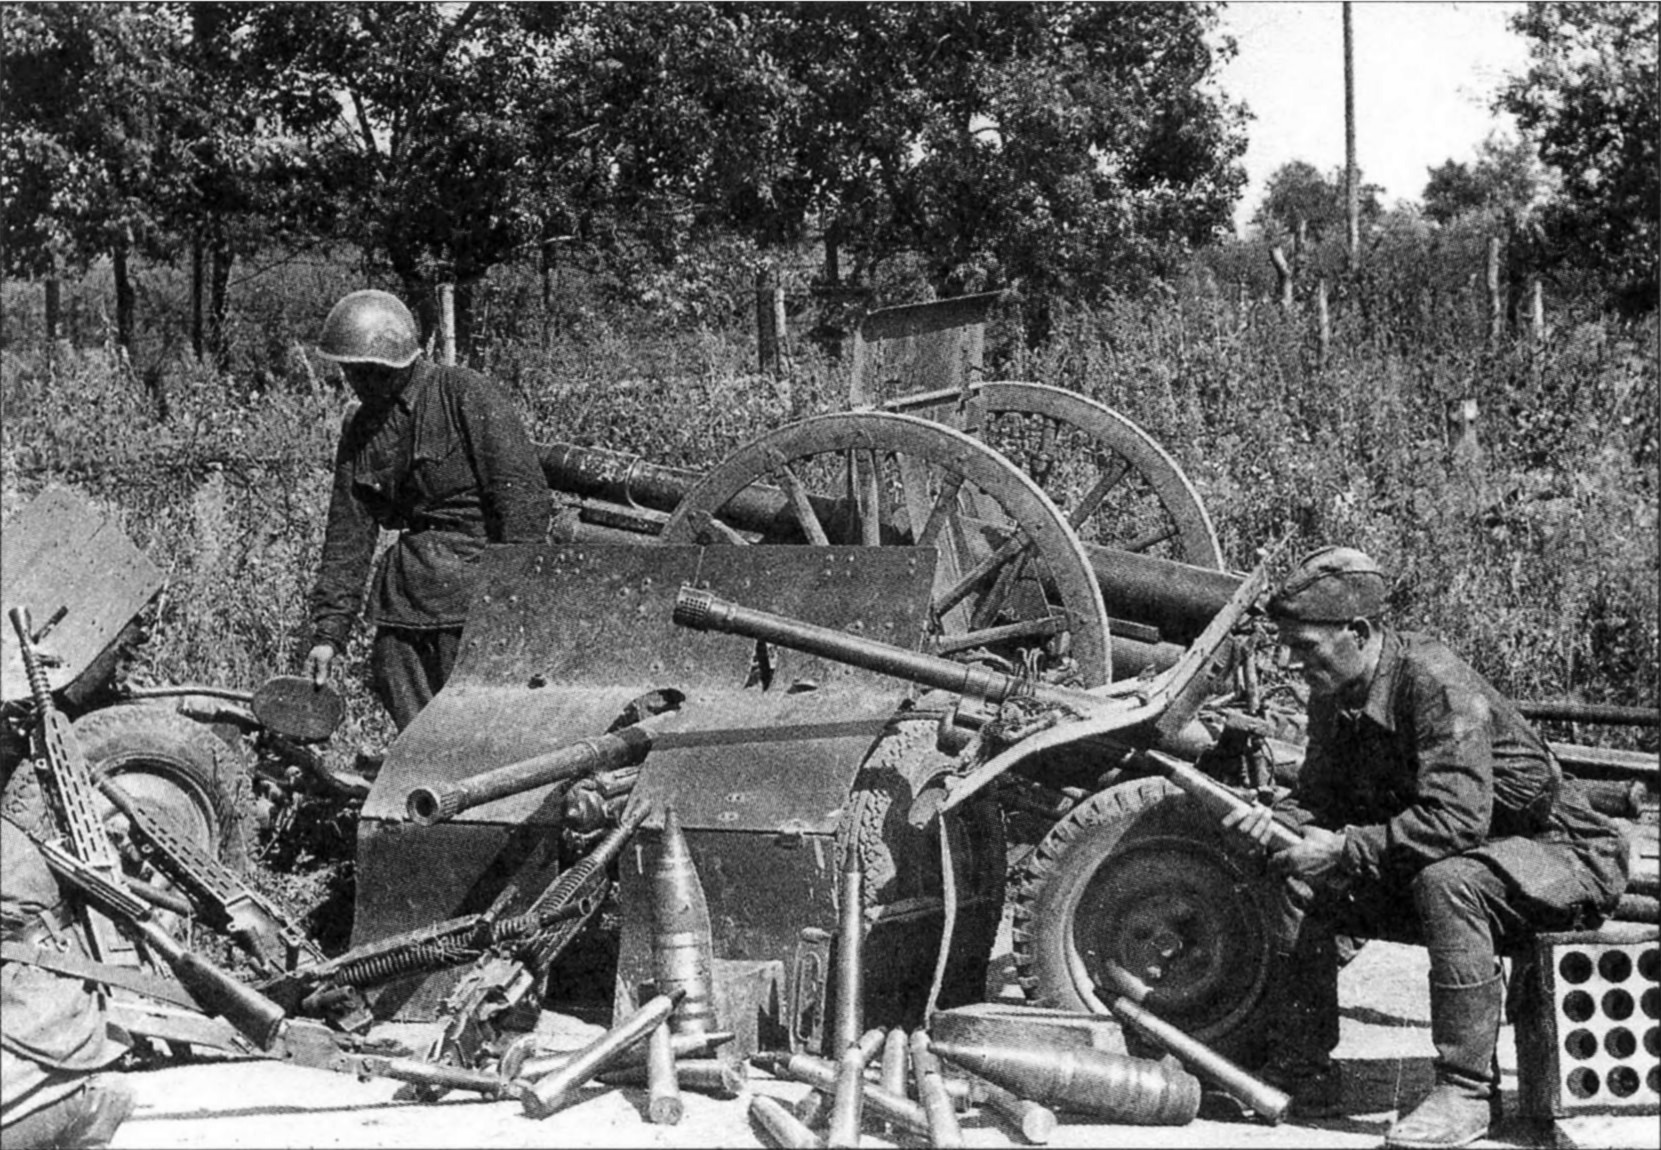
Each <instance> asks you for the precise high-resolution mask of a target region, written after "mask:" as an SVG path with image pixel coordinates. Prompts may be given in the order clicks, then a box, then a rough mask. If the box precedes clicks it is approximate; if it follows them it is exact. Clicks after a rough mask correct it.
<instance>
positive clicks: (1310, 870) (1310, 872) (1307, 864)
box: [1269, 826, 1344, 880]
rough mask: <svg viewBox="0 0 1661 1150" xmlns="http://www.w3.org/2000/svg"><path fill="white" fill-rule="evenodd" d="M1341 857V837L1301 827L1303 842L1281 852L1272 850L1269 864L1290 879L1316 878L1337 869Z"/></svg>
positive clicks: (1322, 829)
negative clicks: (1290, 877) (1289, 876)
mask: <svg viewBox="0 0 1661 1150" xmlns="http://www.w3.org/2000/svg"><path fill="white" fill-rule="evenodd" d="M1343 854H1344V836H1343V835H1341V834H1335V833H1334V832H1332V831H1329V830H1327V829H1326V828H1324V827H1317V826H1307V827H1304V828H1303V839H1302V840H1301V841H1300V842H1298V843H1297V844H1296V845H1294V846H1289V847H1287V848H1286V849H1285V850H1283V851H1276V852H1275V853H1274V854H1273V855H1272V856H1271V857H1270V859H1269V865H1270V866H1271V867H1272V868H1273V869H1275V870H1277V871H1279V872H1280V873H1281V874H1285V875H1291V876H1292V877H1293V878H1300V879H1304V880H1309V879H1317V878H1321V877H1322V876H1324V875H1327V874H1329V873H1331V872H1332V871H1335V870H1337V869H1338V861H1339V859H1341V858H1342V857H1343Z"/></svg>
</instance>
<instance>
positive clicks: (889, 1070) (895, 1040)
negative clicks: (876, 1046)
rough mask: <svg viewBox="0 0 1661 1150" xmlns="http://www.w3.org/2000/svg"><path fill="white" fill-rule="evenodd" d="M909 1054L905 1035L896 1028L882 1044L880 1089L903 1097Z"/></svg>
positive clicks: (908, 1067) (908, 1069)
mask: <svg viewBox="0 0 1661 1150" xmlns="http://www.w3.org/2000/svg"><path fill="white" fill-rule="evenodd" d="M909 1057H910V1056H909V1054H908V1053H907V1051H906V1033H905V1031H904V1030H902V1029H900V1028H899V1027H898V1026H896V1027H895V1028H894V1029H893V1030H890V1031H889V1032H888V1035H887V1037H886V1038H885V1039H884V1040H883V1044H882V1077H881V1078H880V1079H879V1081H880V1082H881V1083H882V1088H883V1089H884V1090H887V1091H889V1092H891V1093H894V1094H898V1095H899V1096H900V1097H902V1098H904V1097H905V1084H906V1079H907V1078H908V1077H909V1076H910V1074H909V1072H910V1069H911V1067H910V1064H909V1063H908V1062H907V1059H908V1058H909Z"/></svg>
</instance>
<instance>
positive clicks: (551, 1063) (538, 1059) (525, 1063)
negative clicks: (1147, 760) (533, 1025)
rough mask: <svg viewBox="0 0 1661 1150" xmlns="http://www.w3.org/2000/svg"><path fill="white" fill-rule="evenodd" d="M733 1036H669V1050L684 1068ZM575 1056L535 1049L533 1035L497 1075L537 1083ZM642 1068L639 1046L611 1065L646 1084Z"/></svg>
mask: <svg viewBox="0 0 1661 1150" xmlns="http://www.w3.org/2000/svg"><path fill="white" fill-rule="evenodd" d="M735 1037H736V1035H734V1034H733V1032H732V1031H730V1030H711V1031H710V1032H708V1033H707V1034H671V1035H670V1036H669V1048H670V1049H671V1050H673V1051H674V1052H675V1058H676V1059H677V1060H678V1064H679V1065H683V1066H684V1065H685V1064H686V1062H687V1061H688V1060H689V1059H693V1058H695V1057H696V1056H697V1055H700V1054H705V1053H708V1052H709V1051H710V1050H713V1049H714V1048H715V1047H717V1046H720V1045H721V1044H722V1043H726V1042H731V1041H732V1040H733V1038H735ZM527 1039H532V1040H531V1041H527ZM578 1053H579V1052H578V1051H576V1050H549V1051H541V1050H538V1049H537V1047H536V1045H535V1042H534V1039H533V1038H532V1036H530V1035H526V1037H525V1038H521V1039H518V1040H516V1041H515V1042H514V1043H513V1044H512V1045H511V1046H509V1047H508V1049H507V1053H505V1054H503V1055H502V1062H501V1065H500V1066H498V1067H497V1068H496V1072H497V1073H498V1074H500V1075H501V1076H502V1077H503V1078H507V1079H514V1078H517V1079H522V1080H523V1081H525V1082H536V1081H538V1080H539V1079H543V1078H546V1077H547V1076H548V1075H550V1074H552V1073H553V1072H554V1071H556V1070H558V1069H559V1068H560V1067H562V1066H564V1065H565V1064H566V1063H568V1062H570V1061H571V1059H572V1058H574V1057H576V1055H577V1054H578ZM645 1066H646V1056H645V1054H644V1053H643V1052H642V1051H641V1049H640V1047H638V1046H637V1047H634V1048H633V1049H631V1050H627V1051H625V1052H623V1053H622V1054H619V1055H618V1056H617V1061H616V1062H614V1063H612V1069H613V1070H614V1071H616V1072H617V1073H619V1074H621V1073H624V1072H626V1071H629V1070H639V1071H642V1077H641V1081H642V1082H644V1081H645V1077H644V1069H645Z"/></svg>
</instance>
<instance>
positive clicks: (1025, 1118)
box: [979, 1081, 1055, 1146]
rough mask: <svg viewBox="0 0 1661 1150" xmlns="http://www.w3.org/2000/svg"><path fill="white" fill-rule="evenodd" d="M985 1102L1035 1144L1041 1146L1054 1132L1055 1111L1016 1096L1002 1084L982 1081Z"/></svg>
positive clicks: (1022, 1135)
mask: <svg viewBox="0 0 1661 1150" xmlns="http://www.w3.org/2000/svg"><path fill="white" fill-rule="evenodd" d="M979 1085H980V1088H981V1089H982V1090H983V1091H984V1092H985V1095H986V1104H987V1105H988V1106H990V1107H991V1108H992V1109H993V1110H996V1111H997V1112H998V1113H999V1114H1001V1115H1003V1116H1004V1117H1005V1118H1007V1119H1008V1120H1009V1122H1010V1123H1011V1124H1012V1125H1013V1126H1014V1127H1015V1129H1017V1130H1019V1131H1020V1132H1021V1137H1023V1138H1025V1139H1026V1140H1027V1141H1028V1142H1031V1143H1033V1144H1034V1145H1036V1146H1042V1145H1044V1143H1046V1142H1048V1141H1049V1140H1050V1135H1052V1134H1054V1133H1055V1111H1053V1110H1051V1109H1050V1108H1049V1107H1048V1106H1041V1105H1039V1104H1038V1103H1036V1102H1033V1101H1031V1100H1029V1099H1026V1098H1017V1097H1015V1095H1013V1094H1011V1093H1010V1092H1009V1091H1007V1090H1005V1089H1004V1088H1003V1087H1002V1086H999V1085H997V1084H996V1083H993V1082H986V1081H982V1082H981V1083H979Z"/></svg>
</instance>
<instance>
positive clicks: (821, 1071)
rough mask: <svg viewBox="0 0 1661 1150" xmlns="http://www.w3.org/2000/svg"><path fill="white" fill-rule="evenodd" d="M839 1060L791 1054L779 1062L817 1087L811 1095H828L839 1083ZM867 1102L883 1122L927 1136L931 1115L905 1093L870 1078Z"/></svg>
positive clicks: (866, 1085) (800, 1079)
mask: <svg viewBox="0 0 1661 1150" xmlns="http://www.w3.org/2000/svg"><path fill="white" fill-rule="evenodd" d="M838 1069H839V1067H838V1065H837V1064H836V1063H834V1062H831V1061H830V1060H828V1059H825V1058H818V1057H815V1056H814V1055H812V1054H792V1055H791V1056H790V1057H789V1058H788V1059H786V1060H784V1061H783V1062H781V1063H780V1064H779V1071H781V1072H782V1073H784V1074H785V1075H786V1076H788V1077H790V1078H794V1079H795V1080H796V1081H798V1082H805V1083H807V1084H808V1085H809V1086H812V1087H813V1088H814V1090H813V1091H812V1092H811V1093H810V1094H809V1095H808V1097H810V1098H813V1097H820V1098H823V1097H825V1093H824V1092H828V1091H834V1090H835V1089H836V1084H837V1071H838ZM863 1090H864V1094H865V1106H866V1108H867V1109H869V1110H870V1112H871V1113H872V1114H874V1115H876V1116H877V1117H879V1118H881V1119H882V1120H883V1121H884V1122H889V1123H892V1124H893V1125H894V1126H895V1127H896V1128H897V1129H900V1130H904V1131H905V1132H906V1133H909V1134H918V1135H922V1136H924V1137H927V1135H928V1133H929V1123H928V1118H927V1117H926V1116H925V1115H924V1114H923V1108H922V1107H921V1106H919V1105H918V1104H917V1103H915V1102H913V1101H912V1100H911V1099H909V1098H907V1097H906V1096H905V1095H903V1094H896V1093H894V1092H893V1091H891V1090H885V1089H884V1088H883V1087H882V1086H881V1085H879V1084H878V1083H875V1082H872V1081H870V1080H869V1079H866V1080H865V1083H864V1087H863Z"/></svg>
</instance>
